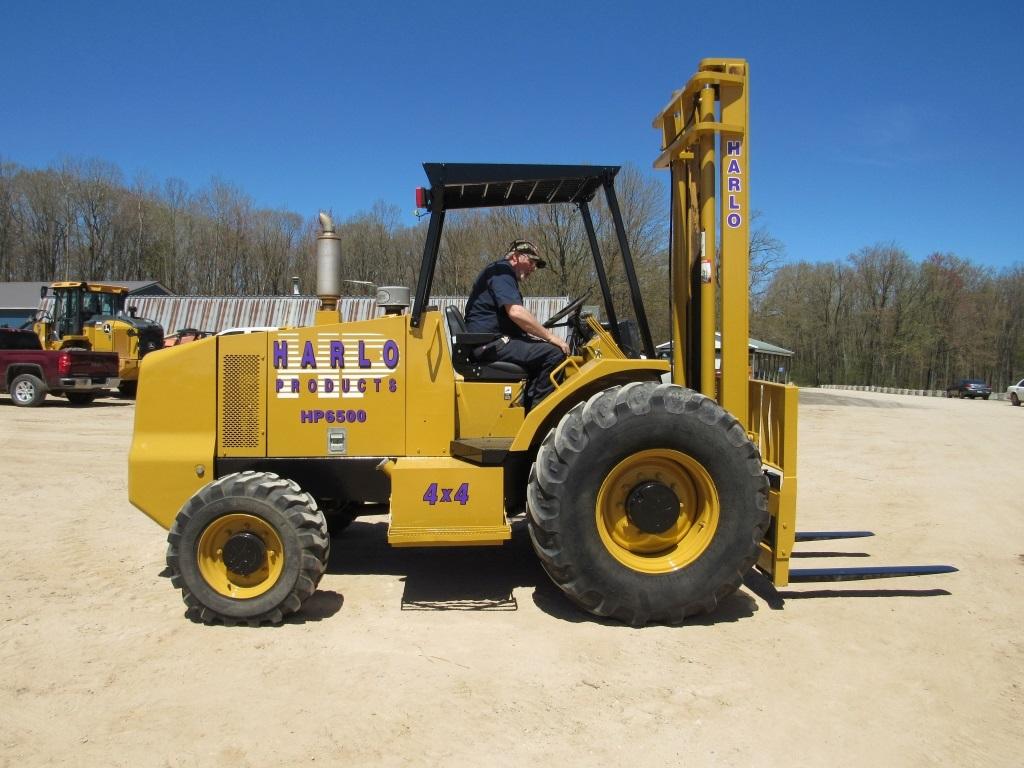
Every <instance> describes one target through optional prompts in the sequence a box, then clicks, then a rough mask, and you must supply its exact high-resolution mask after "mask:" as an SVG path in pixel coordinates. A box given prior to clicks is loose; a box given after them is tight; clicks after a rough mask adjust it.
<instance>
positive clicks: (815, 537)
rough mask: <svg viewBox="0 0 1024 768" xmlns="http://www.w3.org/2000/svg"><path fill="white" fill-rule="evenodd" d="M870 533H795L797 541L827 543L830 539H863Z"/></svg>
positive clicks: (870, 534) (871, 534)
mask: <svg viewBox="0 0 1024 768" xmlns="http://www.w3.org/2000/svg"><path fill="white" fill-rule="evenodd" d="M874 535H875V534H873V533H872V532H871V531H797V534H796V540H797V541H829V540H831V539H865V538H867V537H868V536H874Z"/></svg>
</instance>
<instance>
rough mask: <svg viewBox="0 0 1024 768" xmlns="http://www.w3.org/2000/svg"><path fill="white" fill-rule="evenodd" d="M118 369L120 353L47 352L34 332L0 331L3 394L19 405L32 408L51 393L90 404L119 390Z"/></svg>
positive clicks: (73, 401) (74, 403) (0, 386)
mask: <svg viewBox="0 0 1024 768" xmlns="http://www.w3.org/2000/svg"><path fill="white" fill-rule="evenodd" d="M117 370H118V358H117V353H116V352H90V351H89V350H85V349H65V350H44V349H42V348H41V346H40V344H39V337H38V336H36V335H35V333H33V332H32V331H27V330H16V329H11V328H0V392H8V393H9V394H10V396H11V400H12V401H13V402H14V404H15V405H19V406H23V407H29V408H31V407H32V406H36V405H39V404H40V403H41V402H43V400H44V399H45V398H46V395H47V394H53V395H64V396H65V397H67V399H68V400H69V401H70V402H71V403H72V404H73V405H86V404H88V403H91V402H92V401H93V400H95V399H96V397H97V396H98V395H100V394H101V393H102V392H103V390H105V389H116V388H117V385H118V383H119V382H120V379H119V378H118V375H117Z"/></svg>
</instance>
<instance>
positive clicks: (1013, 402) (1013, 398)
mask: <svg viewBox="0 0 1024 768" xmlns="http://www.w3.org/2000/svg"><path fill="white" fill-rule="evenodd" d="M1010 405H1020V398H1019V397H1017V393H1016V392H1011V393H1010Z"/></svg>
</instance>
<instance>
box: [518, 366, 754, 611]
mask: <svg viewBox="0 0 1024 768" xmlns="http://www.w3.org/2000/svg"><path fill="white" fill-rule="evenodd" d="M767 493H768V482H767V479H766V478H765V476H764V473H763V471H762V467H761V457H760V454H759V453H758V450H757V448H756V447H755V446H754V445H753V444H752V443H751V442H750V440H749V439H748V438H747V434H746V431H745V430H744V429H743V427H742V425H741V424H740V423H739V422H738V421H737V420H736V419H735V418H734V417H733V416H731V415H730V414H729V413H727V412H726V411H724V410H723V409H722V408H721V407H719V405H718V404H717V403H716V402H715V401H713V400H711V399H710V398H707V397H704V396H703V395H701V394H698V393H697V392H694V391H692V390H689V389H684V388H682V387H678V386H675V385H672V384H658V383H656V382H636V383H633V384H628V385H626V386H624V387H612V388H610V389H607V390H605V391H603V392H600V393H598V394H596V395H594V396H593V397H591V398H590V400H588V401H587V402H586V403H581V404H579V405H577V406H576V407H574V408H573V409H572V410H570V411H569V412H568V413H567V414H566V415H565V416H564V417H563V418H562V420H561V422H560V423H559V424H558V426H557V427H556V428H555V429H554V430H552V431H551V432H550V433H549V434H548V436H547V437H546V438H545V439H544V442H543V443H542V444H541V447H540V451H539V452H538V454H537V460H536V462H535V463H534V465H533V468H532V470H531V472H530V485H529V489H528V492H527V499H528V511H529V514H528V520H529V530H530V537H531V539H532V541H533V546H534V549H535V550H536V552H537V555H538V556H539V557H540V560H541V563H542V564H543V566H544V570H546V571H547V573H548V575H549V576H550V577H551V579H552V580H553V581H554V582H555V583H556V584H557V585H558V586H559V587H561V588H562V590H563V591H565V593H566V594H567V595H568V596H569V597H570V598H571V599H572V600H574V601H575V602H576V603H578V604H579V605H581V606H582V607H584V608H585V609H586V610H588V611H590V612H591V613H594V614H597V615H598V616H609V617H612V618H615V619H619V620H620V621H624V622H626V623H628V624H632V625H634V626H640V625H642V624H646V623H648V622H659V623H668V624H676V623H679V622H681V621H682V620H683V619H684V618H685V617H686V616H689V615H692V614H696V613H704V612H707V611H711V610H713V609H714V608H715V607H716V606H717V605H718V603H719V602H720V601H721V600H722V599H723V598H724V597H726V596H727V595H729V594H731V593H732V592H733V591H735V590H736V588H737V587H739V585H740V582H741V581H742V579H743V576H744V574H745V573H746V572H747V571H748V570H749V569H750V568H751V566H753V564H754V562H755V560H756V557H757V547H758V542H760V540H761V538H762V537H763V535H764V532H765V529H766V528H767V526H768V511H767V509H768V508H767Z"/></svg>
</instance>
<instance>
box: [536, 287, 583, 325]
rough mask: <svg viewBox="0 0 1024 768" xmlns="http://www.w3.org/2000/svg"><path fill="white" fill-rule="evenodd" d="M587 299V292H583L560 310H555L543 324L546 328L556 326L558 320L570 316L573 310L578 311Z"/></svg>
mask: <svg viewBox="0 0 1024 768" xmlns="http://www.w3.org/2000/svg"><path fill="white" fill-rule="evenodd" d="M586 300H587V294H583V295H582V296H580V297H579V298H578V299H573V300H572V301H570V302H569V303H568V304H566V305H565V306H564V307H562V308H561V309H560V310H558V311H557V312H555V314H553V315H552V316H551V317H549V318H548V319H547V320H545V321H544V323H543V326H544V327H545V328H554V327H555V326H556V325H557V324H558V321H559V320H561V319H562V318H565V317H568V316H569V315H571V314H572V313H573V312H578V311H579V310H580V309H581V308H582V307H583V302H584V301H586Z"/></svg>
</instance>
